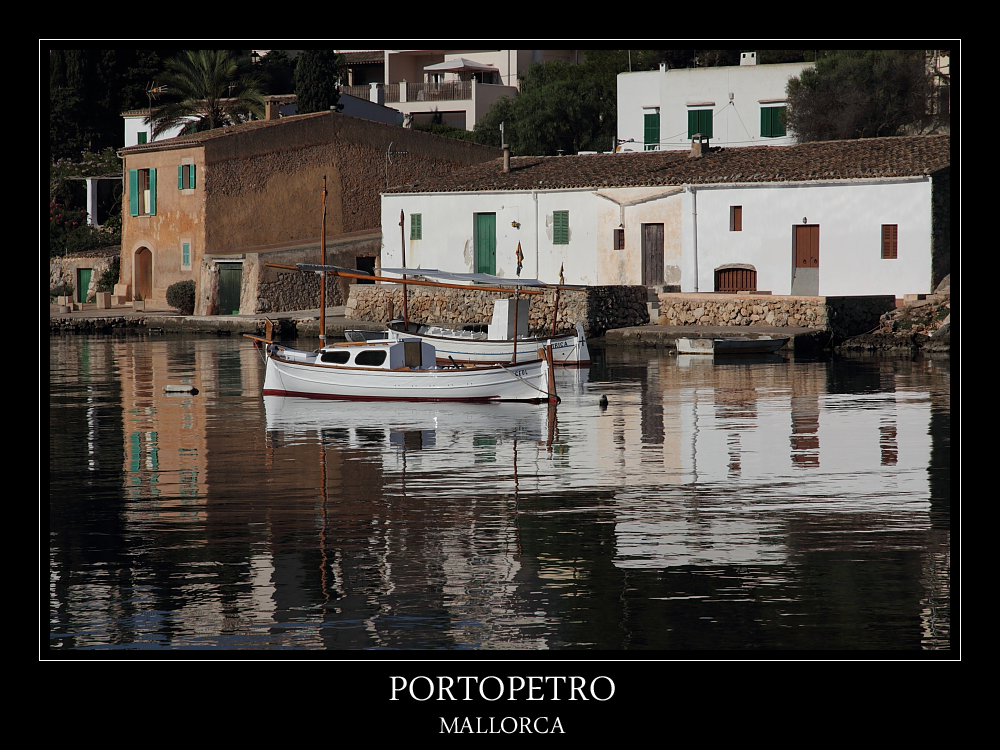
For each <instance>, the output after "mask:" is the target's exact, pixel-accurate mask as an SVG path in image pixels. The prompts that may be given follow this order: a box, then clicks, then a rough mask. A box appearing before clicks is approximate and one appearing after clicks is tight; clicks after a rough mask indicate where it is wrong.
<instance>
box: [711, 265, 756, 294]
mask: <svg viewBox="0 0 1000 750" xmlns="http://www.w3.org/2000/svg"><path fill="white" fill-rule="evenodd" d="M715 291H717V292H756V291H757V272H756V271H755V270H753V269H752V268H720V269H719V270H718V271H716V272H715Z"/></svg>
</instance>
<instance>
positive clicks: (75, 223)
mask: <svg viewBox="0 0 1000 750" xmlns="http://www.w3.org/2000/svg"><path fill="white" fill-rule="evenodd" d="M84 226H87V212H86V211H82V210H80V209H76V208H68V207H67V206H64V205H62V204H60V203H56V202H55V201H51V202H50V203H49V254H50V255H59V254H62V252H64V251H65V249H66V243H67V241H68V240H69V236H70V233H71V232H73V231H74V230H76V229H78V228H79V227H84Z"/></svg>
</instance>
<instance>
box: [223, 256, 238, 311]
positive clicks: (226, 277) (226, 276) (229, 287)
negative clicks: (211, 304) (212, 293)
mask: <svg viewBox="0 0 1000 750" xmlns="http://www.w3.org/2000/svg"><path fill="white" fill-rule="evenodd" d="M242 282H243V264H242V263H220V264H219V314H220V315H239V312H240V286H241V285H242Z"/></svg>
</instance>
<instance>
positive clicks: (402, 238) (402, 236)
mask: <svg viewBox="0 0 1000 750" xmlns="http://www.w3.org/2000/svg"><path fill="white" fill-rule="evenodd" d="M399 247H400V249H401V250H402V252H403V268H406V231H405V229H404V228H403V209H399ZM403 278H404V279H405V278H406V274H405V273H404V274H403ZM406 297H407V294H406V284H403V327H404V328H406V330H409V329H410V314H409V311H408V310H407V309H406Z"/></svg>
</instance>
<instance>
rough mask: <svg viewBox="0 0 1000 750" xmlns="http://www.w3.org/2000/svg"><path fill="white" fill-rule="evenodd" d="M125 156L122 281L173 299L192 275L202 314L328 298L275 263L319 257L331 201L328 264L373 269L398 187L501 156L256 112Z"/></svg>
mask: <svg viewBox="0 0 1000 750" xmlns="http://www.w3.org/2000/svg"><path fill="white" fill-rule="evenodd" d="M121 153H122V156H123V158H124V162H125V163H124V176H125V180H126V189H125V191H124V197H123V211H122V214H123V232H122V258H121V268H122V271H121V282H122V284H121V286H120V291H121V292H123V293H124V294H123V296H124V297H125V298H126V299H135V298H142V299H145V300H154V301H156V302H163V301H165V298H166V290H167V288H168V287H169V286H170V285H171V284H173V283H175V282H178V281H184V280H193V281H195V283H196V289H197V291H196V306H195V314H196V315H215V314H230V313H233V312H235V311H240V312H244V313H254V312H266V311H269V310H272V309H276V307H277V306H278V305H279V304H280V305H281V306H282V307H283V309H305V308H309V307H316V306H317V305H318V297H316V296H314V295H313V294H312V293H311V291H310V290H309V282H308V280H306V279H302V278H301V276H302V275H301V274H299V273H298V272H290V271H284V272H283V271H280V270H278V269H274V268H268V267H267V266H265V263H277V264H288V265H291V264H294V263H295V262H309V263H317V262H319V261H320V259H321V258H320V255H321V252H322V250H321V242H320V240H321V237H322V236H323V234H324V231H323V229H324V227H323V216H324V210H325V217H326V224H325V235H326V239H327V245H326V247H327V257H326V261H327V263H328V264H333V265H341V266H345V267H349V268H358V269H371V268H374V267H375V266H376V264H377V262H378V256H379V253H380V250H381V244H382V235H381V231H380V230H381V224H380V194H381V193H382V192H383V191H384V190H386V189H387V187H389V186H392V185H397V184H403V183H408V182H412V181H414V180H421V179H426V178H428V177H431V176H440V175H443V174H446V173H448V172H450V171H451V170H453V169H455V168H457V167H460V166H469V165H472V164H476V163H480V162H483V161H487V160H490V159H495V158H497V157H498V156H499V155H500V152H499V150H498V149H495V148H490V147H486V146H480V145H478V144H474V143H470V142H466V141H458V140H454V139H450V138H443V137H440V136H435V135H430V134H427V133H421V132H415V131H410V130H406V129H403V128H400V127H394V126H390V125H385V124H382V123H378V122H373V121H369V120H363V119H360V118H355V117H349V116H346V115H343V114H340V113H337V112H318V113H313V114H306V115H296V116H293V117H283V118H281V119H275V120H261V121H255V122H251V123H246V124H243V125H237V126H232V127H227V128H219V129H216V130H211V131H207V132H203V133H192V134H189V135H183V136H179V137H176V138H171V139H168V140H161V141H156V142H154V143H148V144H139V145H135V146H131V147H127V148H125V149H123V150H122V152H121ZM175 175H176V179H177V181H176V184H175V182H174V177H175ZM324 183H325V185H326V190H327V194H326V197H325V200H324V196H323V188H324ZM324 206H325V209H324ZM316 283H317V285H318V282H316ZM295 285H299V286H300V287H301V290H300V291H301V294H299V293H297V292H296V291H295V290H294V288H293V287H295ZM282 289H284V292H282V291H280V290H282ZM334 289H335V290H336V285H335V287H334ZM285 292H287V294H286V293H285ZM281 294H284V297H283V299H282V301H281V302H280V303H278V302H276V301H275V300H274V297H275V296H276V295H281ZM267 295H270V296H271V299H268V297H267ZM340 296H341V298H342V299H341V301H340V302H338V300H337V296H336V291H335V293H334V295H333V298H332V299H329V303H330V304H342V301H343V298H346V290H343V289H342V290H340Z"/></svg>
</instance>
